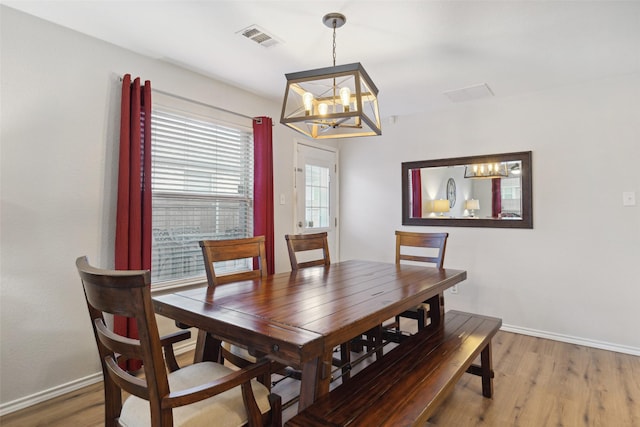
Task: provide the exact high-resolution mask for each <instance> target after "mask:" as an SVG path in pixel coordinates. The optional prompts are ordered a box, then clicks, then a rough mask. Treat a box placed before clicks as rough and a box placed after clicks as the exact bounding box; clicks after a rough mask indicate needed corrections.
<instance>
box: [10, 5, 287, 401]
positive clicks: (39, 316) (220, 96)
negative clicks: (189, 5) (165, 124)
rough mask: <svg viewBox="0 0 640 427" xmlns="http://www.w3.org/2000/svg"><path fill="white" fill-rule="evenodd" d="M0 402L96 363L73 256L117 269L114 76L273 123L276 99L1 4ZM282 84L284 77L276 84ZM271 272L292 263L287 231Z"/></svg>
mask: <svg viewBox="0 0 640 427" xmlns="http://www.w3.org/2000/svg"><path fill="white" fill-rule="evenodd" d="M0 10H1V19H2V21H1V31H2V32H1V41H2V46H1V47H2V49H1V55H2V57H1V64H2V69H1V85H2V86H1V91H2V92H1V94H2V95H1V102H2V117H1V120H2V122H1V132H2V133H1V142H2V158H1V161H2V163H1V166H2V167H1V185H2V186H1V198H2V205H1V209H2V210H1V228H0V230H1V233H2V234H1V236H0V238H1V249H2V250H1V257H0V278H1V283H2V287H1V289H2V291H1V292H2V294H1V296H2V300H1V304H2V306H1V310H0V315H1V325H2V330H1V353H0V354H1V361H0V377H1V378H2V381H0V387H1V390H0V402H2V404H6V403H7V402H12V401H15V400H16V399H21V398H24V397H27V396H32V395H34V394H36V393H38V392H41V391H45V390H48V389H50V388H55V387H58V386H60V385H64V384H66V383H69V382H72V381H76V380H78V379H82V378H85V377H87V376H90V375H92V374H94V373H96V372H98V371H99V370H100V367H99V363H98V357H97V350H96V348H95V342H94V340H93V336H92V334H91V328H90V325H89V322H88V315H87V309H86V304H85V302H84V297H83V293H82V287H81V284H80V281H79V278H78V275H77V272H76V270H75V265H74V261H75V259H76V257H78V256H80V255H88V257H89V260H90V261H91V262H92V263H94V264H96V265H99V266H103V267H112V266H113V240H114V239H113V236H114V222H115V201H116V179H117V158H118V156H117V152H118V151H117V146H118V136H119V134H118V132H119V122H120V120H119V110H120V104H119V102H120V87H121V83H120V82H119V77H121V76H122V75H124V74H126V73H131V74H132V75H133V76H141V77H142V78H143V79H145V80H150V81H151V84H152V87H154V88H157V89H161V90H163V91H167V92H170V93H176V94H180V95H183V96H185V97H187V98H191V99H196V100H199V101H202V102H205V103H209V104H212V105H216V106H220V107H222V108H225V109H228V110H231V111H235V112H239V113H243V114H245V115H248V116H258V115H267V116H271V117H273V118H274V122H275V123H277V120H278V117H279V114H280V105H279V104H277V103H274V102H268V101H266V100H264V99H261V98H258V97H256V96H254V95H252V94H250V93H248V92H244V91H241V90H238V89H235V88H232V87H230V86H227V85H224V84H221V83H219V82H216V81H214V80H212V79H209V78H205V77H203V76H201V75H198V74H194V73H191V72H188V71H185V70H183V69H180V68H178V67H175V66H173V65H170V64H167V63H163V62H161V61H158V60H153V59H150V58H145V57H142V56H139V55H136V54H133V53H132V52H129V51H126V50H123V49H120V48H117V47H115V46H113V45H110V44H106V43H103V42H99V41H97V40H95V39H92V38H89V37H85V36H83V35H80V34H78V33H75V32H72V31H69V30H67V29H65V28H62V27H59V26H56V25H52V24H49V23H47V22H44V21H41V20H39V19H36V18H33V17H30V16H28V15H25V14H22V13H20V12H17V11H15V10H13V9H10V8H7V7H4V6H2V7H1V9H0ZM284 84H285V81H284V77H283V87H284ZM294 137H295V135H294V133H293V132H292V131H288V130H286V129H285V128H284V127H283V126H280V125H277V126H275V127H274V169H275V171H276V172H275V177H274V187H275V193H276V194H277V195H279V194H281V193H284V194H285V196H286V200H287V204H286V205H284V206H283V205H280V204H277V205H276V206H275V210H276V211H275V218H276V222H275V234H276V236H282V235H284V234H285V233H290V232H292V224H293V216H292V212H293V211H292V206H291V203H290V201H291V197H292V190H291V189H292V181H293V179H292V176H293V172H292V160H293V141H294ZM276 269H277V270H278V271H282V270H287V269H289V262H288V258H287V255H286V246H285V244H284V238H282V239H276Z"/></svg>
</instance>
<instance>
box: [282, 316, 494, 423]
mask: <svg viewBox="0 0 640 427" xmlns="http://www.w3.org/2000/svg"><path fill="white" fill-rule="evenodd" d="M501 325H502V320H501V319H497V318H495V317H488V316H480V315H477V314H471V313H464V312H460V311H449V312H447V313H446V315H445V316H444V327H443V328H441V329H439V330H437V331H435V332H433V331H432V330H431V331H430V330H428V329H424V330H422V331H421V332H419V333H417V334H415V335H412V336H411V337H409V338H408V339H406V340H404V341H402V342H401V343H400V344H399V345H398V346H397V347H395V348H394V349H392V350H391V351H389V353H387V354H385V355H384V357H382V358H381V359H378V360H376V361H375V362H374V363H372V364H371V365H369V366H367V367H366V368H364V369H363V370H362V371H361V372H359V373H358V374H356V375H354V376H353V377H352V378H351V380H349V381H348V382H346V383H344V384H342V385H340V386H339V387H337V388H335V389H334V390H332V391H331V392H329V393H328V394H326V395H324V396H322V397H320V398H319V399H318V400H316V401H315V402H314V403H313V404H312V405H311V406H309V407H307V408H306V409H305V410H304V411H302V412H301V413H299V414H298V415H296V416H294V417H293V418H292V419H290V420H289V421H288V422H287V423H286V424H285V425H286V426H289V427H295V426H304V427H315V426H317V427H320V426H323V427H326V426H347V425H349V426H367V427H369V426H393V427H397V426H417V425H424V423H426V421H427V420H428V419H429V417H430V416H431V414H432V413H433V412H434V410H435V409H436V407H437V406H438V405H439V404H440V403H442V402H443V401H444V399H445V398H446V397H447V396H448V395H449V393H450V392H451V391H453V389H454V386H455V384H456V382H457V381H458V379H460V377H461V376H462V374H463V373H464V372H469V373H472V374H475V375H480V376H481V377H482V394H483V395H484V396H485V397H491V396H492V394H493V381H492V379H493V370H492V363H491V338H492V337H493V336H494V335H495V334H496V332H497V331H498V329H500V326H501ZM478 355H480V359H481V365H480V366H476V365H473V361H474V360H475V359H476V358H477V356H478Z"/></svg>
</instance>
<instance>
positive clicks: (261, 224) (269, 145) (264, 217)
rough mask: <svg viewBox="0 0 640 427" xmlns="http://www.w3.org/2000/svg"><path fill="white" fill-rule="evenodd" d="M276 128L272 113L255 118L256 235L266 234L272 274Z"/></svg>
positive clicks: (270, 272) (254, 184)
mask: <svg viewBox="0 0 640 427" xmlns="http://www.w3.org/2000/svg"><path fill="white" fill-rule="evenodd" d="M272 128H273V123H272V120H271V118H270V117H255V118H254V119H253V146H254V153H253V161H254V166H253V167H254V180H253V198H254V200H253V235H254V236H265V246H266V248H265V249H266V252H267V272H268V273H269V274H273V273H274V272H275V258H274V257H275V241H274V218H273V215H274V214H273V135H272Z"/></svg>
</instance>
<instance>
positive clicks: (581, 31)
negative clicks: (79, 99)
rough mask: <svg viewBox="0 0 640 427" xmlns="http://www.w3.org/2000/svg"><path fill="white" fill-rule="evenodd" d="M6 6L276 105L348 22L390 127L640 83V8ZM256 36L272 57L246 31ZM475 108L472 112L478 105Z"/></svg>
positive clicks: (354, 58)
mask: <svg viewBox="0 0 640 427" xmlns="http://www.w3.org/2000/svg"><path fill="white" fill-rule="evenodd" d="M2 4H4V5H7V6H9V7H12V8H15V9H19V10H22V11H24V12H26V13H29V14H32V15H35V16H38V17H40V18H43V19H46V20H48V21H52V22H55V23H58V24H60V25H63V26H65V27H68V28H72V29H74V30H76V31H79V32H82V33H85V34H88V35H91V36H93V37H96V38H99V39H102V40H105V41H108V42H110V43H113V44H115V45H118V46H122V47H124V48H127V49H130V50H132V51H135V52H138V53H141V54H143V55H147V56H150V57H153V58H158V59H162V60H164V61H167V62H171V63H174V64H177V65H180V66H182V67H185V68H188V69H191V70H194V71H197V72H200V73H202V74H205V75H208V76H211V77H214V78H216V79H219V80H222V81H224V82H227V83H230V84H233V85H235V86H239V87H241V88H244V89H247V90H249V91H251V92H255V93H258V94H261V95H264V96H267V97H269V98H273V99H275V100H280V99H281V97H282V96H283V94H284V87H285V77H284V74H285V73H289V72H295V71H303V70H307V69H313V68H321V67H326V66H330V65H332V54H331V46H332V31H331V29H329V28H327V27H325V26H324V24H323V23H322V17H323V15H325V14H326V13H329V12H341V13H343V14H345V15H346V17H347V23H346V25H345V26H344V27H342V28H339V29H338V30H337V64H338V65H339V64H346V63H352V62H361V63H362V65H363V66H364V67H365V69H366V70H367V72H368V73H369V75H370V76H371V78H372V79H373V81H374V82H375V84H376V85H377V86H378V88H379V90H380V97H379V99H380V113H381V115H382V116H383V117H388V116H394V115H404V114H411V113H416V112H425V111H433V110H435V109H438V108H442V107H448V106H451V105H452V104H451V102H452V101H451V100H450V98H449V97H448V96H445V95H444V92H446V91H449V90H452V89H459V88H464V87H467V86H473V85H477V84H482V83H486V84H488V85H489V87H490V88H491V90H492V91H493V93H494V95H495V96H496V97H508V96H513V95H520V94H526V93H528V92H532V91H537V90H548V89H554V88H556V87H560V86H565V85H574V84H580V83H584V82H585V81H589V80H592V79H599V78H603V77H610V76H618V75H624V74H629V73H638V72H640V1H627V2H620V1H541V0H530V1H482V0H476V1H454V0H447V1H427V0H424V1H418V0H413V1H408V0H386V1H384V0H379V1H358V0H344V1H327V0H319V1H318V0H314V1H306V0H304V1H301V0H298V1H294V0H290V1H271V0H257V1H244V0H236V1H187V0H182V1H169V0H165V1H153V0H146V1H104V0H84V1H78V0H76V1H58V0H49V1H11V0H2ZM250 25H258V26H260V27H261V28H262V29H264V30H266V31H267V32H268V33H270V34H271V35H273V36H275V38H276V39H278V40H279V42H280V43H279V44H277V45H275V46H272V47H269V48H265V47H262V46H260V45H258V44H256V43H255V42H253V41H250V40H249V39H247V38H245V37H243V36H241V35H240V34H238V32H239V31H240V30H242V29H244V28H246V27H248V26H250ZM469 102H474V101H469Z"/></svg>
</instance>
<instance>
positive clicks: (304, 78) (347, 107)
mask: <svg viewBox="0 0 640 427" xmlns="http://www.w3.org/2000/svg"><path fill="white" fill-rule="evenodd" d="M322 21H323V22H324V24H325V25H326V26H327V27H329V28H333V67H326V68H319V69H315V70H308V71H301V72H297V73H289V74H285V76H286V78H287V88H286V90H285V93H284V102H283V104H282V114H281V116H280V123H282V124H284V125H286V126H289V127H290V128H292V129H295V130H296V131H298V132H300V133H302V134H304V135H306V136H308V137H311V138H314V139H327V138H348V137H356V136H374V135H381V134H382V130H381V127H380V113H379V111H378V88H377V87H376V85H375V84H374V83H373V81H371V78H370V77H369V75H368V74H367V72H366V71H365V69H364V67H363V66H362V65H361V64H360V63H359V62H356V63H353V64H346V65H339V66H336V28H340V27H342V26H343V25H344V24H345V22H346V21H347V19H346V17H345V16H344V15H342V14H340V13H329V14H327V15H325V16H324V17H323V18H322Z"/></svg>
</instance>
